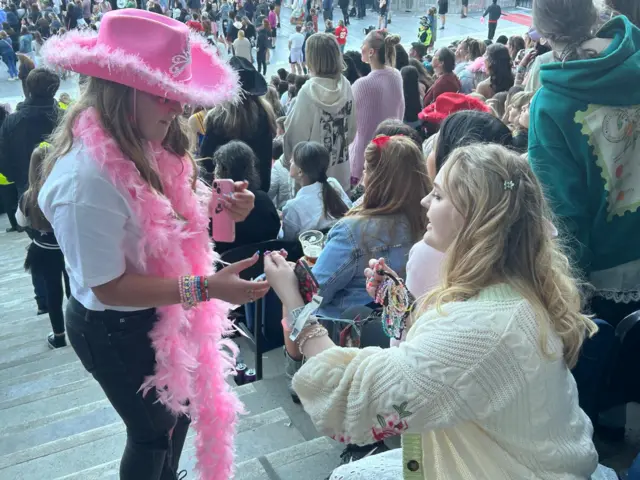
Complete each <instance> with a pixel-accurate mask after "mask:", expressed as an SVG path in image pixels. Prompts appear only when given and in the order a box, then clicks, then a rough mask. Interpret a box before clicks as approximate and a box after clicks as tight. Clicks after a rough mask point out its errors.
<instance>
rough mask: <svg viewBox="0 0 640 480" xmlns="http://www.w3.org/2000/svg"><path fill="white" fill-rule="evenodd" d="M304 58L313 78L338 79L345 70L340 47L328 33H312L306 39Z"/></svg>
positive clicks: (334, 37) (333, 36)
mask: <svg viewBox="0 0 640 480" xmlns="http://www.w3.org/2000/svg"><path fill="white" fill-rule="evenodd" d="M305 57H306V59H307V67H309V71H310V72H312V73H313V75H314V76H315V77H322V78H340V76H341V75H342V71H343V70H344V69H345V65H344V61H343V59H342V52H341V51H340V45H338V41H337V40H336V36H335V35H332V34H330V33H314V34H313V35H311V36H310V37H309V38H307V42H306V44H305Z"/></svg>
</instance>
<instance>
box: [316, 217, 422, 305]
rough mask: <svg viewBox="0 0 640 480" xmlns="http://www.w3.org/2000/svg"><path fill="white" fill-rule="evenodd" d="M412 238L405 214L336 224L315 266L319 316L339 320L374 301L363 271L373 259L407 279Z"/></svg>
mask: <svg viewBox="0 0 640 480" xmlns="http://www.w3.org/2000/svg"><path fill="white" fill-rule="evenodd" d="M414 241H415V239H413V238H411V229H410V228H409V223H408V222H407V220H406V218H405V217H404V216H403V215H387V216H378V217H346V218H343V219H342V220H340V221H339V222H338V223H336V224H335V225H334V227H333V228H332V229H331V231H330V232H329V235H328V236H327V242H326V245H325V247H324V249H323V250H322V253H321V254H320V256H319V257H318V261H317V262H316V264H315V266H314V267H313V275H314V276H315V277H316V280H317V281H318V283H319V284H320V295H321V296H322V298H323V299H322V304H321V305H320V309H319V310H318V313H319V314H320V315H324V316H327V317H333V318H340V314H341V313H342V312H343V311H344V310H346V309H347V308H349V307H354V306H360V305H366V304H368V303H371V302H372V301H373V300H372V298H371V297H370V296H369V295H368V294H367V291H366V290H365V278H364V270H365V268H367V267H368V266H369V260H370V259H372V258H380V257H384V259H385V260H386V261H387V265H389V267H391V268H392V269H393V270H394V271H395V272H396V273H397V274H398V275H399V276H400V277H401V278H405V271H406V265H407V259H408V257H409V250H411V247H412V245H413V243H414Z"/></svg>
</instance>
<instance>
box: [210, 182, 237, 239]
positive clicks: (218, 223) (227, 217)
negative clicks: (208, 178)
mask: <svg viewBox="0 0 640 480" xmlns="http://www.w3.org/2000/svg"><path fill="white" fill-rule="evenodd" d="M234 189H235V187H234V183H233V180H229V179H221V180H214V181H213V185H212V195H211V204H210V206H209V215H210V216H211V221H212V229H211V236H212V237H213V239H214V240H215V241H216V242H233V241H234V240H235V239H236V222H235V221H234V220H233V218H232V216H231V214H230V212H229V211H228V210H227V209H226V208H225V206H224V201H223V200H224V199H225V197H229V196H231V195H232V194H233V192H234Z"/></svg>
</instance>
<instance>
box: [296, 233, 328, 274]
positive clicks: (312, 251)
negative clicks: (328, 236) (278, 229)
mask: <svg viewBox="0 0 640 480" xmlns="http://www.w3.org/2000/svg"><path fill="white" fill-rule="evenodd" d="M298 240H300V244H301V245H302V253H304V258H305V260H306V261H307V264H308V265H309V266H313V265H315V263H316V260H318V257H319V256H320V253H321V252H322V247H323V246H324V234H323V233H322V232H321V231H319V230H307V231H306V232H303V233H301V234H300V236H299V237H298Z"/></svg>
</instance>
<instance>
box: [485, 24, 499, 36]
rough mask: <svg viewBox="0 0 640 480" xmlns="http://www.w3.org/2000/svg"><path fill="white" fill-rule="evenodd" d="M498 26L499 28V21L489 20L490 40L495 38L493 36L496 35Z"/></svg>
mask: <svg viewBox="0 0 640 480" xmlns="http://www.w3.org/2000/svg"><path fill="white" fill-rule="evenodd" d="M496 28H498V22H495V23H492V22H489V36H488V37H487V38H488V39H489V40H493V37H495V36H496Z"/></svg>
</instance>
